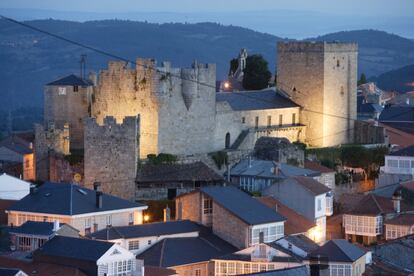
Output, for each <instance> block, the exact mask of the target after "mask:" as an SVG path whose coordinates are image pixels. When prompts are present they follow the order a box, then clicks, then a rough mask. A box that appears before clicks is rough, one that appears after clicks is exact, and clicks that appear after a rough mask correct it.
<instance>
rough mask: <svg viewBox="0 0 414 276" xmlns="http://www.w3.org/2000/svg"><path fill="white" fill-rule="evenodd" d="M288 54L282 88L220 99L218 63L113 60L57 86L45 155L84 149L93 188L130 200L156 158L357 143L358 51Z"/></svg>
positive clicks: (48, 113)
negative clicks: (263, 140) (260, 145)
mask: <svg viewBox="0 0 414 276" xmlns="http://www.w3.org/2000/svg"><path fill="white" fill-rule="evenodd" d="M278 51H279V61H278V77H277V79H278V85H277V89H274V88H268V89H265V90H261V91H240V92H219V93H217V92H216V89H215V85H216V67H215V65H213V64H200V63H197V62H194V63H193V64H192V66H191V67H190V68H173V67H172V66H171V64H170V63H168V62H163V63H161V66H159V67H157V64H156V62H155V61H154V60H151V59H137V61H136V64H135V66H134V67H133V68H131V67H130V66H128V64H127V63H126V62H124V61H113V62H110V63H109V65H108V69H105V70H102V71H101V72H100V73H99V75H98V76H96V75H94V74H91V75H90V79H89V80H84V79H82V78H80V77H77V76H74V75H71V76H68V77H65V78H62V79H60V80H57V81H54V82H52V83H49V84H48V85H46V88H45V122H44V126H43V128H42V127H38V130H37V135H36V136H38V137H39V142H37V141H36V143H37V145H36V148H37V149H38V150H37V151H38V152H39V153H42V155H47V152H48V151H50V150H52V151H56V150H57V151H60V152H62V153H63V154H69V153H71V152H73V151H77V150H79V149H80V150H83V152H84V171H85V172H84V173H85V176H84V179H85V181H84V183H85V184H86V185H88V186H91V185H92V184H93V183H94V182H101V183H102V184H103V185H102V187H103V189H104V190H105V191H106V192H111V193H114V194H117V195H121V196H122V194H124V195H125V191H128V192H127V194H128V195H132V194H133V189H134V183H133V179H134V178H135V177H134V175H135V174H136V169H137V163H138V161H139V159H145V158H147V156H148V154H159V153H169V154H174V155H177V156H178V157H179V158H182V159H185V158H187V157H191V158H193V159H194V158H198V157H199V156H204V157H205V156H207V154H209V153H212V152H217V151H222V150H226V151H229V152H232V153H234V152H239V153H246V152H251V151H252V150H253V148H254V145H255V143H256V141H257V140H258V139H259V138H260V137H280V138H282V137H283V138H287V139H288V140H290V141H291V142H294V141H301V142H305V143H308V144H310V145H313V146H332V145H338V144H341V143H348V142H352V141H353V133H352V128H353V125H354V121H353V119H354V118H356V69H357V68H356V66H357V61H356V58H357V46H356V45H355V44H340V43H322V42H321V43H319V42H318V43H311V42H292V43H281V44H279V45H278ZM45 132H49V134H48V135H45V134H44V133H45ZM42 133H43V134H42ZM52 133H56V134H55V135H52ZM60 133H65V135H61V134H60ZM36 140H38V139H36ZM68 140H69V141H68ZM54 145H60V146H59V147H56V146H54ZM62 145H64V146H63V149H62ZM39 156H40V155H39ZM200 158H201V157H200ZM193 161H194V160H193ZM39 173H40V172H39ZM111 185H112V186H113V187H112V186H111ZM115 186H116V187H115ZM124 197H125V196H124Z"/></svg>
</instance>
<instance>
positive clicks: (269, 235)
mask: <svg viewBox="0 0 414 276" xmlns="http://www.w3.org/2000/svg"><path fill="white" fill-rule="evenodd" d="M260 233H263V239H264V242H272V241H275V240H277V239H279V238H281V237H283V233H284V227H283V224H280V225H272V226H267V227H260V228H253V229H252V232H251V244H258V243H259V240H260Z"/></svg>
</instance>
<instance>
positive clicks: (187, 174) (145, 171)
mask: <svg viewBox="0 0 414 276" xmlns="http://www.w3.org/2000/svg"><path fill="white" fill-rule="evenodd" d="M136 180H137V182H138V183H145V182H185V181H205V182H212V181H223V180H224V179H223V177H222V176H221V175H219V174H217V173H216V172H215V171H214V170H212V169H210V168H209V167H208V166H207V165H206V164H204V163H203V162H195V163H191V164H160V165H152V164H145V165H143V166H142V167H141V168H140V169H139V171H138V173H137V179H136Z"/></svg>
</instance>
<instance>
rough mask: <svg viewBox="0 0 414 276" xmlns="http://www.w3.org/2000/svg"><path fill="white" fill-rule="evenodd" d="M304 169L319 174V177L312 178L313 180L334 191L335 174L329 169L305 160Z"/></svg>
mask: <svg viewBox="0 0 414 276" xmlns="http://www.w3.org/2000/svg"><path fill="white" fill-rule="evenodd" d="M304 167H305V169H308V170H312V171H316V172H319V173H320V176H315V177H313V178H314V179H315V180H318V181H319V182H320V183H322V184H323V185H325V186H326V187H328V188H329V189H331V190H332V191H333V190H334V189H335V174H336V172H335V171H334V170H332V169H330V168H327V167H325V166H323V165H321V164H319V163H318V162H315V161H310V160H305V166H304Z"/></svg>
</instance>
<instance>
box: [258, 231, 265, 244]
mask: <svg viewBox="0 0 414 276" xmlns="http://www.w3.org/2000/svg"><path fill="white" fill-rule="evenodd" d="M259 243H264V233H263V232H260V233H259Z"/></svg>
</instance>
